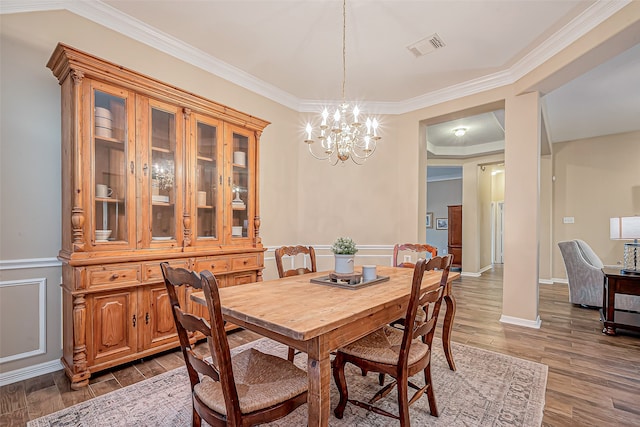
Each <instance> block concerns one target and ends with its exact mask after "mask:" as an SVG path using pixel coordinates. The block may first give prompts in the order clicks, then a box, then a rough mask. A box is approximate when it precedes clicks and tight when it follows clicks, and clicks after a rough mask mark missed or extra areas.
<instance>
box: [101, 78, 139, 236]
mask: <svg viewBox="0 0 640 427" xmlns="http://www.w3.org/2000/svg"><path fill="white" fill-rule="evenodd" d="M91 90H92V100H93V104H92V106H93V108H92V113H91V122H93V126H92V127H91V131H92V135H93V139H92V140H93V156H92V160H93V165H92V167H91V168H90V170H91V171H93V177H92V178H93V181H92V187H93V188H92V191H93V195H94V197H93V201H94V202H93V204H94V206H93V218H92V229H93V236H92V242H93V243H94V244H95V245H96V246H100V245H105V244H108V243H116V242H118V243H127V242H130V241H131V239H130V236H129V227H130V224H128V221H127V218H128V213H127V211H128V209H131V206H129V205H128V203H127V201H128V199H129V194H130V190H129V189H130V186H131V185H133V184H134V182H135V180H134V179H133V178H132V177H131V176H130V175H129V174H128V173H127V170H128V169H127V165H128V164H129V156H130V155H131V153H129V147H128V142H127V141H128V138H127V133H128V123H127V117H128V114H127V109H128V108H131V106H130V105H128V101H129V99H128V95H127V93H126V92H124V93H123V92H122V91H119V90H118V89H115V88H110V87H108V86H103V85H98V84H96V85H93V86H92V89H91Z"/></svg>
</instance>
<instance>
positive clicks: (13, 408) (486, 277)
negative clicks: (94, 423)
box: [0, 268, 640, 426]
mask: <svg viewBox="0 0 640 427" xmlns="http://www.w3.org/2000/svg"><path fill="white" fill-rule="evenodd" d="M453 289H454V291H453V292H454V295H455V297H456V299H457V303H458V304H457V313H456V318H455V322H454V331H453V334H452V336H453V340H454V341H456V342H460V343H463V344H468V345H471V346H475V347H480V348H485V349H488V350H492V351H495V352H498V353H504V354H510V355H512V356H516V357H521V358H523V359H528V360H533V361H536V362H540V363H544V364H546V365H548V366H549V376H548V378H547V392H546V397H545V398H546V405H545V411H544V419H543V425H544V426H613V425H616V426H640V403H639V402H640V398H639V396H640V334H632V333H630V332H629V333H624V332H623V331H620V330H619V332H620V334H619V335H618V336H615V337H610V336H606V335H603V334H602V332H601V329H602V324H601V322H600V321H599V313H598V311H597V310H593V309H586V308H582V307H578V306H573V305H571V304H569V302H568V301H569V298H568V290H567V287H566V285H561V284H555V285H540V300H539V312H540V317H541V319H542V326H541V328H540V329H531V328H524V327H518V326H513V325H508V324H503V323H500V322H499V319H500V316H501V307H502V269H501V268H495V269H493V270H491V271H487V272H485V273H483V274H482V277H479V278H472V277H462V278H461V279H460V280H459V281H456V282H454V288H453ZM441 319H442V316H441ZM438 330H440V328H439V329H438ZM258 338H260V336H259V335H257V334H255V333H253V332H250V331H244V330H242V331H237V332H233V333H231V334H230V335H229V341H230V344H231V346H232V347H236V346H238V345H241V344H244V343H246V342H250V341H253V340H255V339H258ZM199 348H200V349H202V348H204V346H203V345H200V346H199ZM454 358H455V354H454ZM183 363H184V362H183V360H182V355H181V354H180V353H179V352H178V351H173V352H168V353H165V354H162V355H159V356H156V357H153V358H149V359H145V360H144V361H138V362H135V363H132V364H129V365H126V366H123V367H120V368H119V369H114V370H111V371H107V372H105V373H102V374H101V375H97V376H95V377H93V378H92V379H91V382H90V384H89V386H88V387H86V388H85V389H83V390H78V391H74V390H71V389H70V388H69V381H68V380H67V379H66V377H65V376H64V374H63V373H62V371H59V372H55V373H52V374H46V375H42V376H39V377H36V378H31V379H28V380H24V381H20V382H17V383H14V384H9V385H6V386H3V387H2V388H0V426H24V425H25V424H26V422H27V421H28V420H30V419H34V418H38V417H40V416H42V415H45V414H48V413H51V412H55V411H57V410H60V409H62V408H64V407H67V406H71V405H74V404H76V403H79V402H82V401H84V400H87V399H91V398H93V397H95V396H99V395H101V394H104V393H108V392H110V391H113V390H116V389H118V388H121V387H125V386H127V385H130V384H133V383H136V382H138V381H141V380H143V379H145V378H149V377H152V376H154V375H157V374H159V373H161V372H165V371H167V370H171V369H174V368H176V367H178V366H182V365H183Z"/></svg>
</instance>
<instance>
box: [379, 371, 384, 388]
mask: <svg viewBox="0 0 640 427" xmlns="http://www.w3.org/2000/svg"><path fill="white" fill-rule="evenodd" d="M378 383H380V385H384V374H383V373H382V372H380V373H379V374H378Z"/></svg>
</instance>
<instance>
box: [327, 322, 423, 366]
mask: <svg viewBox="0 0 640 427" xmlns="http://www.w3.org/2000/svg"><path fill="white" fill-rule="evenodd" d="M402 334H403V332H402V331H401V330H398V329H396V328H393V327H391V326H383V327H382V328H380V329H378V330H377V331H375V332H372V333H370V334H369V335H367V336H365V337H363V338H360V339H359V340H358V341H355V342H353V343H351V344H349V345H346V346H345V347H342V348H340V351H341V352H343V353H345V354H348V355H350V356H355V357H359V358H361V359H367V360H370V361H372V362H378V363H385V364H389V365H395V364H397V363H398V359H399V357H400V346H401V345H402ZM428 352H429V346H428V345H427V344H425V343H423V342H422V341H420V340H419V339H416V340H413V341H412V342H411V347H410V348H409V359H408V363H409V365H412V364H414V363H416V362H418V361H419V360H420V359H422V358H423V357H424V356H425V355H426V354H427V353H428Z"/></svg>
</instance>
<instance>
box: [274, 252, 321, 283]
mask: <svg viewBox="0 0 640 427" xmlns="http://www.w3.org/2000/svg"><path fill="white" fill-rule="evenodd" d="M300 254H303V255H304V256H305V261H306V257H308V259H309V265H307V266H306V267H298V268H291V269H288V270H285V268H284V265H283V263H282V260H283V257H284V256H285V255H287V256H290V257H296V256H297V255H300ZM275 255H276V267H278V276H279V277H280V278H282V277H289V276H297V275H299V274H307V273H315V272H316V271H317V270H316V251H315V249H313V247H312V246H301V245H298V246H282V247H279V248H278V249H276V250H275ZM305 265H306V262H305Z"/></svg>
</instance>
